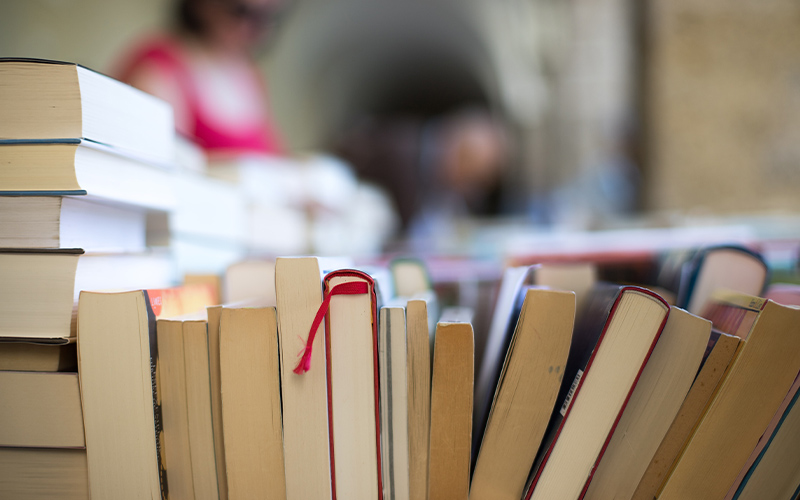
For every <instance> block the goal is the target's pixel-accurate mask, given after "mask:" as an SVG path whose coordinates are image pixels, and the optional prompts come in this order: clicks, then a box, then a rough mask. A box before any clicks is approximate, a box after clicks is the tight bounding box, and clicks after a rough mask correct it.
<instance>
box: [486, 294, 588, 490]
mask: <svg viewBox="0 0 800 500" xmlns="http://www.w3.org/2000/svg"><path fill="white" fill-rule="evenodd" d="M518 316H519V320H518V321H517V322H516V327H515V329H514V333H513V335H512V338H511V342H510V345H509V348H508V351H507V354H506V356H505V361H504V363H503V369H502V372H501V374H500V377H499V380H498V383H497V389H496V390H495V394H494V399H493V401H492V406H491V409H490V412H489V416H488V419H487V422H486V428H485V431H484V430H483V429H481V428H479V427H477V424H476V428H475V432H482V434H483V436H482V440H481V444H480V448H479V452H478V458H477V461H476V465H475V471H474V473H473V475H472V482H471V485H470V498H471V499H474V500H478V499H482V498H483V499H513V500H518V499H519V498H520V497H521V496H522V494H523V490H524V489H525V483H526V480H527V478H528V474H529V472H530V470H531V467H532V466H533V460H534V459H535V458H536V451H537V450H538V449H539V444H540V443H541V440H542V437H543V436H544V433H545V430H546V428H547V423H548V420H549V419H550V415H551V413H552V411H553V406H554V405H555V402H556V396H557V395H558V391H559V388H560V387H561V381H562V377H563V376H564V370H565V368H566V363H567V356H568V354H569V348H570V343H571V340H572V328H573V323H574V320H575V293H574V292H562V291H551V290H541V289H530V290H528V291H527V292H526V293H525V295H524V302H523V303H522V304H521V309H520V312H519V315H518Z"/></svg>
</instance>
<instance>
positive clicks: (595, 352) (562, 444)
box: [525, 284, 669, 500]
mask: <svg viewBox="0 0 800 500" xmlns="http://www.w3.org/2000/svg"><path fill="white" fill-rule="evenodd" d="M668 312H669V306H668V305H667V304H666V302H664V300H663V299H661V297H659V296H658V295H656V294H654V293H653V292H651V291H649V290H646V289H643V288H639V287H628V286H617V285H611V284H603V285H598V286H596V287H595V288H594V289H593V291H592V292H591V295H590V296H589V297H587V303H586V305H585V307H584V309H583V311H582V313H581V314H580V315H579V318H577V319H576V325H575V333H574V334H573V338H572V347H571V348H570V354H569V359H568V361H567V367H566V369H565V373H564V382H563V384H562V386H561V389H560V391H559V396H558V399H557V400H556V401H557V403H556V405H557V406H556V409H555V411H554V412H553V417H552V418H551V422H550V424H549V425H548V431H547V433H546V435H545V436H546V437H545V439H544V441H543V443H542V447H541V448H540V450H539V454H538V456H537V459H536V462H535V463H534V472H533V479H532V481H531V485H530V487H529V488H528V489H527V491H526V495H525V499H526V500H530V499H531V498H533V499H535V500H539V499H551V498H558V499H564V500H568V499H577V498H580V497H581V496H582V495H583V494H584V492H585V487H586V486H587V485H588V482H589V481H590V480H591V477H592V474H593V473H594V470H595V468H596V467H597V464H598V462H599V461H600V459H601V458H602V456H603V452H604V451H605V450H606V448H607V446H608V442H609V440H610V439H611V436H612V434H613V432H614V429H615V427H616V425H617V423H618V422H619V419H620V417H621V415H622V412H623V411H624V409H625V406H626V404H627V403H628V401H629V400H630V397H631V394H632V392H633V390H634V389H635V387H636V383H637V381H638V380H639V377H640V376H641V373H642V370H643V369H644V366H645V364H646V363H647V360H648V358H649V357H650V354H651V352H652V350H653V348H654V347H655V344H656V342H657V341H658V338H659V336H660V334H661V330H662V328H663V327H664V324H665V322H666V320H667V314H668Z"/></svg>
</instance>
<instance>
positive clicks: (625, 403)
mask: <svg viewBox="0 0 800 500" xmlns="http://www.w3.org/2000/svg"><path fill="white" fill-rule="evenodd" d="M627 291H636V292H640V293H643V294H645V295H650V296H652V297H654V298H656V299H657V300H658V301H659V302H661V303H662V304H663V305H664V306H665V307H666V308H667V314H665V315H664V319H663V320H662V321H661V326H659V327H658V331H657V332H656V335H655V336H654V337H653V342H652V343H651V344H650V349H649V350H648V351H647V354H646V355H645V357H644V360H643V361H642V366H640V367H639V371H638V372H637V373H636V378H635V379H634V380H633V384H631V388H630V390H629V391H628V395H627V396H625V401H623V402H622V406H621V407H620V409H619V412H618V413H617V417H616V418H615V419H614V423H613V424H612V426H611V429H610V430H609V431H608V435H607V436H606V440H605V442H604V443H603V447H602V448H601V449H600V453H598V455H597V459H595V461H594V465H593V466H592V470H591V471H589V476H588V477H587V478H586V482H585V483H584V485H583V489H582V490H581V494H580V495H579V496H578V500H582V499H583V497H584V496H586V491H587V490H588V489H589V484H590V483H591V482H592V478H593V477H594V473H595V471H596V470H597V466H598V465H599V464H600V459H602V458H603V454H605V452H606V448H608V443H609V442H610V441H611V438H612V436H613V435H614V431H615V430H616V429H617V424H619V420H620V419H621V418H622V413H623V412H624V411H625V407H626V406H628V401H629V400H630V399H631V395H632V394H633V391H634V389H636V385H637V384H638V383H639V377H641V376H642V372H643V371H644V367H645V366H646V365H647V361H648V360H649V359H650V355H651V354H652V353H653V349H654V348H655V346H656V342H658V339H659V338H660V337H661V332H662V331H663V330H664V325H666V324H667V318H669V311H670V306H669V304H668V303H667V301H666V300H664V299H663V298H662V297H661V296H660V295H658V294H657V293H655V292H653V291H651V290H648V289H646V288H640V287H636V286H623V287H620V290H619V293H618V294H617V298H616V299H615V300H614V305H613V306H611V310H610V311H609V312H608V318H606V323H605V325H603V331H602V333H601V334H600V338H598V340H597V344H595V348H594V349H593V350H592V355H591V356H590V357H589V362H588V363H586V369H585V370H584V374H583V376H582V377H581V379H580V380H579V381H578V386H577V387H576V388H575V393H574V395H573V396H572V400H573V402H574V401H575V398H577V397H578V393H579V392H580V390H581V387H583V382H584V381H585V380H586V375H587V374H588V373H589V369H590V368H591V366H592V363H594V358H595V355H596V354H597V347H598V346H599V345H600V344H601V343H602V342H603V339H604V338H605V336H606V331H607V330H608V325H609V324H610V323H611V321H610V319H611V318H612V317H613V316H614V313H615V312H616V310H617V306H619V302H620V299H621V298H622V295H623V294H624V293H625V292H627ZM573 406H574V404H570V405H569V407H568V408H567V412H566V413H565V414H564V418H563V419H562V420H561V424H560V425H559V426H558V431H556V437H555V438H554V439H553V442H552V444H551V445H550V448H548V450H547V454H545V456H544V459H543V460H542V464H541V465H540V466H539V470H538V471H536V476H534V478H533V482H532V483H531V486H530V488H528V493H527V494H526V495H525V500H530V498H531V496H532V495H533V490H534V489H535V488H536V483H538V482H539V477H540V476H541V475H542V471H544V467H545V465H547V461H548V460H549V458H550V454H551V453H552V452H553V448H555V446H556V444H557V443H558V438H559V436H560V435H561V430H562V429H563V428H564V423H565V422H566V421H567V419H568V418H569V414H570V413H571V412H572V407H573Z"/></svg>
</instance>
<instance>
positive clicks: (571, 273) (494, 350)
mask: <svg viewBox="0 0 800 500" xmlns="http://www.w3.org/2000/svg"><path fill="white" fill-rule="evenodd" d="M595 278H596V273H595V267H594V266H593V265H592V264H583V263H561V264H550V263H548V264H537V265H533V266H525V267H516V268H508V269H506V271H505V273H504V275H503V279H502V281H501V284H500V291H499V292H498V296H497V301H496V303H495V307H494V311H493V312H492V320H491V325H490V327H489V332H488V335H487V337H486V345H485V348H484V350H483V353H482V360H481V363H480V365H479V367H478V376H477V379H476V389H475V409H474V412H475V416H474V421H475V425H476V429H475V431H476V432H475V433H474V435H473V436H472V467H473V469H474V468H475V461H476V460H477V457H478V447H479V446H480V440H481V438H482V437H483V431H484V429H485V427H486V422H487V419H488V416H489V411H490V408H491V404H492V398H493V396H494V393H495V388H496V387H497V381H498V380H499V377H500V372H501V369H502V366H503V361H504V360H505V358H506V353H507V352H508V348H509V345H510V344H511V338H512V336H513V334H514V327H515V325H516V324H517V320H518V317H519V311H520V308H521V306H522V302H523V300H524V297H525V293H526V290H527V289H528V288H529V287H531V286H538V287H544V288H552V289H556V290H566V291H572V292H574V293H575V302H576V306H575V307H576V311H577V310H578V309H577V306H578V304H580V303H582V301H583V300H585V296H586V294H587V293H588V289H589V288H590V287H591V285H592V283H594V281H595Z"/></svg>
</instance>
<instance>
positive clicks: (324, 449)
mask: <svg viewBox="0 0 800 500" xmlns="http://www.w3.org/2000/svg"><path fill="white" fill-rule="evenodd" d="M275 291H276V294H277V304H278V332H279V348H280V353H281V385H282V387H281V390H282V397H283V441H284V457H285V463H286V498H287V499H288V500H329V499H330V498H331V476H330V456H329V447H328V411H327V405H328V395H327V375H326V373H325V339H324V331H325V328H324V325H323V326H320V328H319V329H318V331H317V335H316V337H315V338H314V344H313V355H312V358H311V370H310V371H309V372H307V373H303V374H301V375H298V374H296V373H294V372H293V370H294V368H295V366H296V365H297V361H299V359H300V358H299V357H298V353H299V352H300V351H301V350H302V349H303V348H304V347H305V342H306V339H307V338H308V334H309V330H310V328H311V323H312V322H313V320H314V316H315V315H316V313H317V309H319V306H320V304H321V303H322V284H321V280H320V270H319V264H318V261H317V259H316V258H313V257H302V258H279V259H277V261H276V264H275Z"/></svg>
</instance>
